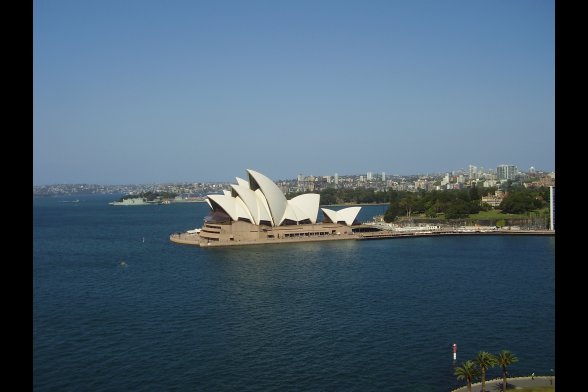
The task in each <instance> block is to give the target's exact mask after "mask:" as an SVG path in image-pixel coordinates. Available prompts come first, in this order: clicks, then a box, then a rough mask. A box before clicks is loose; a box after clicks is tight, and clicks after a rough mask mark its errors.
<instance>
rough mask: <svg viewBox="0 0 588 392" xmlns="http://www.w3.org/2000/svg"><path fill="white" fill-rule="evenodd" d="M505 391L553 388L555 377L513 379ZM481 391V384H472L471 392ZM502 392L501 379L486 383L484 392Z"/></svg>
mask: <svg viewBox="0 0 588 392" xmlns="http://www.w3.org/2000/svg"><path fill="white" fill-rule="evenodd" d="M507 382H508V385H507V388H506V389H507V390H513V391H516V390H517V388H525V387H549V386H553V387H554V388H555V376H553V377H551V376H535V377H534V378H532V377H513V378H509V379H508V380H507ZM467 390H468V387H467V386H464V387H462V388H458V389H454V390H453V391H451V392H467ZM481 390H482V383H481V382H478V383H475V384H472V392H479V391H481ZM501 390H502V378H494V379H492V380H487V381H486V391H488V392H498V391H501Z"/></svg>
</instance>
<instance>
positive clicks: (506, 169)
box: [496, 165, 518, 180]
mask: <svg viewBox="0 0 588 392" xmlns="http://www.w3.org/2000/svg"><path fill="white" fill-rule="evenodd" d="M517 173H518V169H517V167H516V166H515V165H498V166H497V167H496V176H497V177H498V179H499V180H514V179H515V178H516V176H517Z"/></svg>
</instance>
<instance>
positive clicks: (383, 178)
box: [382, 172, 386, 182]
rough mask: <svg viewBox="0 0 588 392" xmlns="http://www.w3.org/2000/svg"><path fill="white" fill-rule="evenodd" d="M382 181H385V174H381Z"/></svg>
mask: <svg viewBox="0 0 588 392" xmlns="http://www.w3.org/2000/svg"><path fill="white" fill-rule="evenodd" d="M382 181H384V182H385V181H386V172H382Z"/></svg>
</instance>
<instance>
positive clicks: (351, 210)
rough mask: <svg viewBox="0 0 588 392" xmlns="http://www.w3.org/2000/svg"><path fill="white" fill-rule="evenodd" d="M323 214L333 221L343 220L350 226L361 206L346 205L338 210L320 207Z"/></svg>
mask: <svg viewBox="0 0 588 392" xmlns="http://www.w3.org/2000/svg"><path fill="white" fill-rule="evenodd" d="M321 210H323V212H324V214H325V215H326V216H328V217H329V219H330V220H331V221H332V222H333V223H337V222H341V221H343V222H345V224H346V225H347V226H351V225H352V224H353V222H354V221H355V218H356V217H357V214H359V211H360V210H361V207H347V208H343V209H341V210H339V211H334V210H330V209H328V208H321Z"/></svg>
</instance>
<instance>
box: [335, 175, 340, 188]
mask: <svg viewBox="0 0 588 392" xmlns="http://www.w3.org/2000/svg"><path fill="white" fill-rule="evenodd" d="M335 185H339V174H337V173H335Z"/></svg>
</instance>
